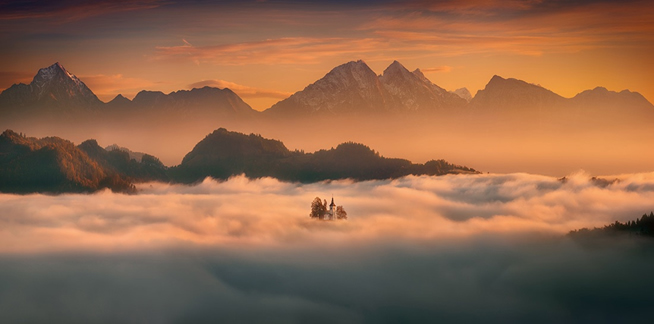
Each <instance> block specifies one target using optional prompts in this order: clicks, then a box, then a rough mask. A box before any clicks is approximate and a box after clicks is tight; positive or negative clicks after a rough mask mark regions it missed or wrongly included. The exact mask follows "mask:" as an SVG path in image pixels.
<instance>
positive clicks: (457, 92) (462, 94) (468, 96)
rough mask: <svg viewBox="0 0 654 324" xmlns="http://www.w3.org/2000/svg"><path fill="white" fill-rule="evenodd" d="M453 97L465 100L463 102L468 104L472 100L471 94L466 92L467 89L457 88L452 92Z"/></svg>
mask: <svg viewBox="0 0 654 324" xmlns="http://www.w3.org/2000/svg"><path fill="white" fill-rule="evenodd" d="M452 93H454V94H455V95H457V96H459V97H461V98H463V99H465V101H467V102H470V100H472V94H471V93H470V91H469V90H468V88H459V89H456V90H454V91H452Z"/></svg>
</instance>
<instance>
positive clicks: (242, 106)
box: [112, 87, 258, 117]
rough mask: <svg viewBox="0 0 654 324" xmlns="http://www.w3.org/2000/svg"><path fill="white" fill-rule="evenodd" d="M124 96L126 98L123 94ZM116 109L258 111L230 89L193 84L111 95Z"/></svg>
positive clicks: (224, 113) (207, 113)
mask: <svg viewBox="0 0 654 324" xmlns="http://www.w3.org/2000/svg"><path fill="white" fill-rule="evenodd" d="M125 99H126V98H125ZM117 100H119V102H120V104H118V103H115V104H114V105H115V106H117V107H116V108H117V109H127V110H129V111H139V112H143V111H148V110H149V111H153V112H156V113H157V114H163V113H175V112H182V113H184V114H189V113H194V114H196V115H201V116H206V117H209V116H213V115H218V116H220V115H222V116H237V115H254V114H256V113H258V112H257V111H256V110H254V109H252V107H250V106H249V105H248V104H246V103H245V102H244V101H243V100H242V99H241V98H240V97H239V96H238V95H237V94H236V93H234V92H233V91H232V90H230V89H227V88H225V89H219V88H212V87H204V88H195V89H192V90H179V91H175V92H171V93H169V94H164V93H163V92H161V91H146V90H143V91H141V92H139V93H138V94H137V95H136V96H135V97H134V99H133V100H132V101H126V100H123V99H119V98H114V100H112V103H113V102H115V101H117Z"/></svg>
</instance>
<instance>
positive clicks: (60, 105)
mask: <svg viewBox="0 0 654 324" xmlns="http://www.w3.org/2000/svg"><path fill="white" fill-rule="evenodd" d="M652 121H654V106H652V104H651V103H650V102H648V101H647V100H646V99H645V98H644V97H643V96H641V95H640V94H639V93H637V92H631V91H629V90H623V91H621V92H614V91H609V90H607V89H605V88H601V87H598V88H595V89H592V90H586V91H583V92H581V93H579V94H578V95H576V96H575V97H573V98H564V97H562V96H560V95H558V94H556V93H554V92H552V91H549V90H547V89H545V88H543V87H541V86H538V85H535V84H531V83H527V82H525V81H521V80H517V79H511V78H502V77H500V76H493V77H492V78H491V79H490V81H489V82H488V84H487V85H486V87H485V88H484V89H482V90H480V91H478V92H477V93H476V94H475V95H474V96H472V95H471V94H470V93H469V91H468V90H467V89H465V88H464V89H457V90H454V91H448V90H446V89H443V88H442V87H439V86H438V85H436V84H434V83H433V82H431V81H430V80H429V79H427V78H426V77H425V76H424V74H422V72H421V71H420V70H419V69H416V70H414V71H409V70H407V69H406V68H405V67H404V66H403V65H402V64H401V63H399V62H397V61H394V62H393V63H392V64H390V65H389V66H388V67H387V68H386V69H385V70H384V71H383V72H382V73H381V74H376V73H375V72H374V71H373V70H372V69H370V67H368V65H367V64H366V63H365V62H364V61H361V60H359V61H352V62H348V63H345V64H342V65H339V66H337V67H335V68H334V69H332V70H331V71H329V72H328V73H327V74H326V75H325V76H324V77H323V78H321V79H319V80H317V81H316V82H314V83H312V84H310V85H308V86H307V87H306V88H305V89H303V90H301V91H298V92H296V93H294V94H293V95H291V96H290V97H289V98H286V99H284V100H281V101H280V102H278V103H276V104H275V105H273V106H272V107H270V108H269V109H267V110H265V111H263V112H259V111H256V110H254V109H252V108H251V107H250V106H249V105H248V104H247V103H246V102H244V101H243V100H242V99H241V98H240V97H239V96H238V95H237V94H236V93H234V92H233V91H231V90H230V89H227V88H225V89H219V88H212V87H204V88H196V89H192V90H179V91H175V92H172V93H169V94H164V93H162V92H159V91H150V90H144V91H141V92H139V93H138V94H137V95H136V96H135V97H134V99H133V100H129V99H128V98H125V97H123V96H121V95H118V96H116V98H114V99H113V100H111V101H110V102H108V103H103V102H101V101H100V100H98V99H97V97H96V96H95V95H94V94H93V92H92V90H91V89H89V88H88V87H86V85H84V83H83V82H82V80H79V79H78V78H77V77H75V76H74V75H73V74H72V73H70V72H68V71H67V70H66V69H65V68H64V67H63V66H62V65H61V64H59V63H56V64H53V65H52V66H50V67H47V68H44V69H41V70H39V72H38V73H37V75H36V76H35V77H34V80H33V81H32V82H31V83H30V84H27V85H26V84H18V85H14V86H12V87H10V88H8V89H6V90H5V91H3V92H2V93H1V94H0V129H7V128H9V129H20V130H22V131H24V132H26V133H27V134H29V135H30V136H51V135H53V134H56V135H58V136H62V137H64V138H69V139H71V140H73V141H76V142H81V141H83V140H85V139H87V138H96V139H97V140H98V141H99V142H101V143H103V144H104V145H107V144H111V143H121V145H125V146H127V147H130V148H131V149H134V150H136V151H141V152H151V153H153V154H154V155H156V156H158V157H160V158H161V160H162V161H163V162H164V163H165V164H166V165H176V164H179V163H180V162H181V160H182V157H183V156H184V154H185V153H187V152H188V151H189V150H190V149H191V148H192V147H193V145H195V144H196V142H197V138H200V137H202V136H204V134H207V133H210V132H211V131H213V130H215V129H217V128H219V127H226V128H229V129H232V130H235V131H239V132H243V133H258V134H262V135H265V136H267V137H270V138H277V139H280V140H282V141H284V143H286V144H287V145H289V147H292V148H293V149H301V150H306V151H315V150H319V149H321V148H324V147H334V146H336V145H338V144H339V143H343V142H348V141H355V142H361V143H367V144H369V145H371V146H373V147H375V148H377V149H378V150H379V151H380V152H383V154H384V155H390V156H403V157H407V158H408V159H410V160H411V161H414V162H425V161H428V160H429V159H431V158H432V157H433V156H442V157H444V158H446V159H448V160H454V161H460V162H461V163H464V164H468V165H475V166H476V167H477V168H479V169H482V170H488V171H495V172H516V171H520V172H536V173H544V174H550V175H555V176H563V175H566V174H568V173H569V172H572V171H575V170H578V169H586V170H590V171H592V172H597V173H600V174H606V173H619V172H639V171H646V170H648V169H649V168H650V167H649V165H648V164H647V163H646V162H645V161H646V160H647V159H650V158H654V154H652V156H650V155H648V154H649V153H647V152H648V151H647V150H646V149H645V148H646V147H650V146H651V145H654V140H653V139H652V137H651V136H650V135H648V133H647V132H646V131H645V130H646V129H647V126H648V125H651V122H652ZM606 129H611V130H612V133H611V136H610V137H609V136H607V132H606ZM643 152H645V153H643ZM618 154H620V155H623V156H624V155H633V156H636V155H638V154H640V156H641V159H634V160H628V161H625V160H624V159H621V160H620V161H618V160H617V158H616V156H617V155H618ZM508 156H512V157H513V158H510V159H509V158H507V157H508ZM641 160H642V161H641ZM618 163H619V165H618Z"/></svg>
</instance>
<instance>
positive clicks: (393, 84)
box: [379, 61, 467, 112]
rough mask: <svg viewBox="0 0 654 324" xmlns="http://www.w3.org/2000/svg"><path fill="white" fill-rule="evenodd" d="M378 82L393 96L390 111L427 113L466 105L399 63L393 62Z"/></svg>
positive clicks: (463, 101)
mask: <svg viewBox="0 0 654 324" xmlns="http://www.w3.org/2000/svg"><path fill="white" fill-rule="evenodd" d="M379 80H380V81H381V82H382V84H383V85H384V87H385V88H386V90H387V91H388V92H389V93H390V94H391V95H392V96H393V99H394V100H393V101H392V102H391V106H390V107H388V109H390V110H395V111H414V112H429V111H437V110H441V111H442V110H443V109H448V108H461V107H463V106H465V105H466V104H467V102H466V101H465V100H462V99H461V98H460V97H459V96H458V95H456V94H452V93H450V92H448V91H447V90H445V89H443V88H441V87H439V86H437V85H435V84H433V83H432V82H431V81H429V79H427V78H426V77H425V75H424V74H423V73H422V72H421V71H420V70H419V69H416V70H415V71H413V72H409V70H407V69H406V68H405V67H404V66H403V65H402V64H401V63H400V62H398V61H393V63H391V65H389V66H388V67H387V68H386V70H384V73H383V74H382V75H381V77H380V78H379Z"/></svg>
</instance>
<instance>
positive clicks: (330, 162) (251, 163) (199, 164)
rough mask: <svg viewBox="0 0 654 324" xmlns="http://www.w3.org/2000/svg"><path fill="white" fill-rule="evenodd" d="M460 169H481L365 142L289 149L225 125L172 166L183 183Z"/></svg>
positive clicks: (434, 172) (356, 176)
mask: <svg viewBox="0 0 654 324" xmlns="http://www.w3.org/2000/svg"><path fill="white" fill-rule="evenodd" d="M457 173H476V171H475V170H474V169H471V168H468V167H463V166H458V165H454V164H451V163H448V162H446V161H444V160H432V161H429V162H427V163H425V164H414V163H411V161H408V160H404V159H394V158H386V157H383V156H381V155H380V154H379V153H378V152H375V151H374V150H372V149H371V148H369V147H367V146H365V145H363V144H358V143H352V142H347V143H343V144H340V145H338V146H337V147H336V148H332V149H329V150H320V151H317V152H314V153H304V152H301V151H289V150H288V149H287V148H286V146H284V144H283V143H282V142H280V141H277V140H271V139H266V138H263V137H261V136H260V135H254V134H250V135H245V134H241V133H237V132H230V131H227V130H226V129H224V128H221V129H218V130H216V131H214V132H213V133H211V134H209V135H207V136H206V137H205V138H204V139H203V140H202V141H200V142H199V143H198V144H197V145H196V146H195V148H193V150H192V151H191V152H190V153H188V154H187V155H186V156H185V157H184V160H183V161H182V163H181V164H180V165H179V166H176V167H174V168H171V169H170V170H169V175H170V177H171V179H172V180H174V181H178V182H183V183H192V182H195V181H200V180H202V179H204V178H205V177H207V176H210V177H213V178H217V179H226V178H228V177H230V176H233V175H237V174H245V175H246V176H248V177H251V178H257V177H265V176H268V177H274V178H277V179H280V180H285V181H298V182H315V181H322V180H335V179H345V178H350V179H354V180H372V179H389V178H397V177H402V176H406V175H411V174H413V175H444V174H457Z"/></svg>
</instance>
